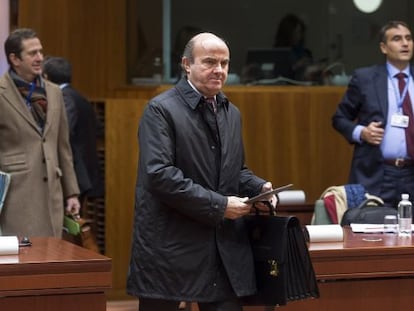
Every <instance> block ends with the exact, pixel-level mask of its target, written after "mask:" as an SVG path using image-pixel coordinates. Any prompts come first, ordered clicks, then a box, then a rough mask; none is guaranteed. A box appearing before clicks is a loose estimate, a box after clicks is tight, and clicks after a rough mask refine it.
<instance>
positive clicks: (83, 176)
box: [43, 56, 104, 204]
mask: <svg viewBox="0 0 414 311" xmlns="http://www.w3.org/2000/svg"><path fill="white" fill-rule="evenodd" d="M43 76H44V77H45V78H47V79H48V80H50V81H52V82H53V83H56V84H58V85H59V87H60V88H61V90H62V94H63V100H64V102H65V108H66V113H67V116H68V123H69V130H70V132H69V134H70V144H71V147H72V152H73V162H74V167H75V172H76V178H77V180H78V184H79V189H80V191H81V195H80V201H81V203H83V204H85V200H86V198H87V197H90V198H92V197H100V196H102V195H103V192H104V190H103V188H104V187H103V182H102V176H100V174H99V160H98V154H97V150H96V128H97V120H96V116H95V111H94V110H93V107H92V105H91V104H90V102H89V101H88V100H87V99H86V98H85V97H84V96H83V95H82V94H80V93H79V92H78V91H77V90H75V89H74V88H73V87H72V86H71V83H72V65H71V64H70V62H69V61H68V60H67V59H66V58H63V57H55V56H49V57H47V58H46V59H45V61H44V63H43Z"/></svg>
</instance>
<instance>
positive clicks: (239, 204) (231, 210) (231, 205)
mask: <svg viewBox="0 0 414 311" xmlns="http://www.w3.org/2000/svg"><path fill="white" fill-rule="evenodd" d="M247 199H248V198H239V197H235V196H231V197H227V207H226V211H225V212H224V217H225V218H229V219H237V218H240V217H242V216H244V215H247V214H249V213H250V208H251V206H252V205H251V204H246V203H244V201H246V200H247Z"/></svg>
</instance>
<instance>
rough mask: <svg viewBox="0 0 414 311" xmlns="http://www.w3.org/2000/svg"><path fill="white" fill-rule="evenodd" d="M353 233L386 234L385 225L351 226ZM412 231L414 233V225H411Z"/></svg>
mask: <svg viewBox="0 0 414 311" xmlns="http://www.w3.org/2000/svg"><path fill="white" fill-rule="evenodd" d="M351 229H352V232H355V233H382V232H384V225H382V224H351ZM411 230H412V231H413V232H414V225H411Z"/></svg>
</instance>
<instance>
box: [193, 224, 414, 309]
mask: <svg viewBox="0 0 414 311" xmlns="http://www.w3.org/2000/svg"><path fill="white" fill-rule="evenodd" d="M413 240H414V238H413V239H411V238H399V237H398V236H397V235H395V234H382V233H375V234H374V233H368V234H366V233H353V232H352V231H351V229H350V227H344V241H342V242H325V243H310V244H309V252H310V256H311V259H312V264H313V267H314V269H315V273H316V278H317V280H318V286H319V291H320V298H317V299H305V300H299V301H292V302H288V304H287V305H285V306H279V307H264V306H257V307H253V306H249V307H247V306H246V307H244V309H243V310H244V311H268V310H281V311H282V310H286V311H292V310H294V311H299V310H301V311H303V310H306V311H313V310H315V311H316V310H317V311H332V310H335V311H342V310H343V311H359V310H361V311H362V310H363V311H382V310H384V311H390V310H392V311H394V310H395V311H396V310H411V308H413V305H414V243H413ZM191 310H192V311H196V310H198V308H197V307H196V306H195V304H192V305H191Z"/></svg>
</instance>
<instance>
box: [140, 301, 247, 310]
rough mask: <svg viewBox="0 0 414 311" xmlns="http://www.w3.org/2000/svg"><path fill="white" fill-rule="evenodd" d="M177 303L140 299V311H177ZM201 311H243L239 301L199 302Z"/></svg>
mask: <svg viewBox="0 0 414 311" xmlns="http://www.w3.org/2000/svg"><path fill="white" fill-rule="evenodd" d="M178 304H179V302H177V301H171V300H163V299H149V298H139V309H138V310H139V311H158V310H162V311H177V310H178ZM198 309H199V310H200V311H242V305H241V303H240V301H239V299H237V298H234V299H231V300H225V301H218V302H199V303H198Z"/></svg>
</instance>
